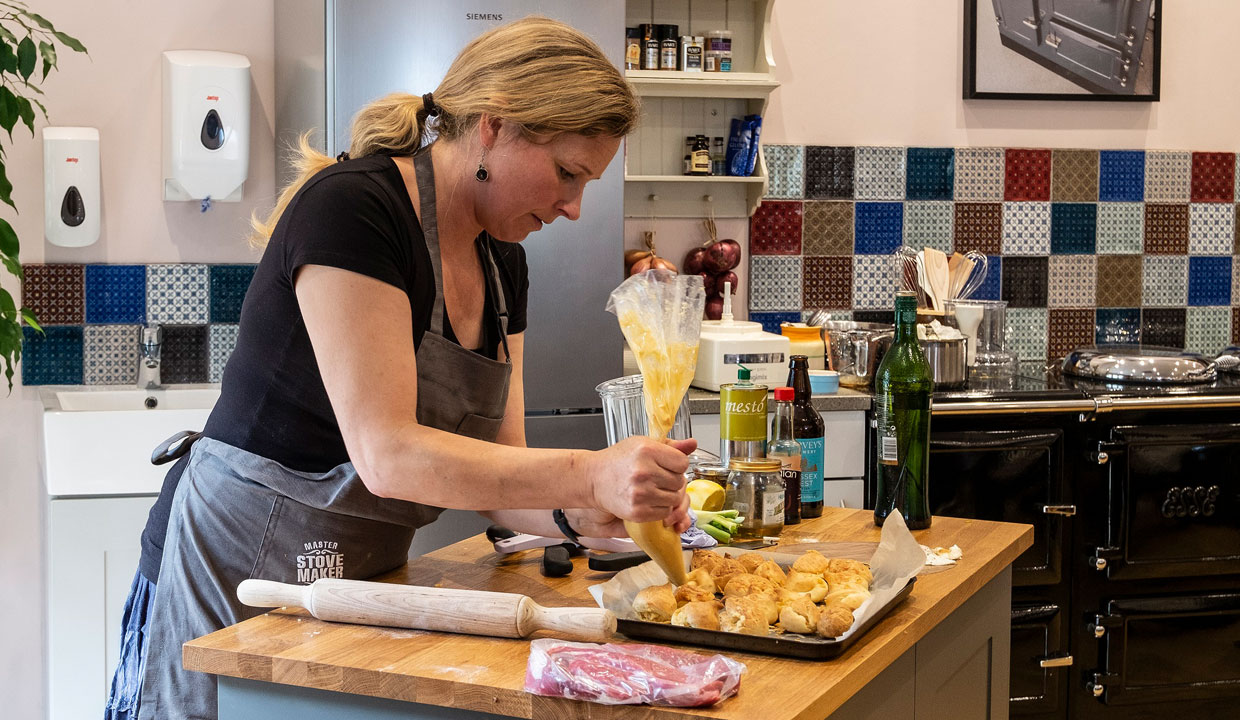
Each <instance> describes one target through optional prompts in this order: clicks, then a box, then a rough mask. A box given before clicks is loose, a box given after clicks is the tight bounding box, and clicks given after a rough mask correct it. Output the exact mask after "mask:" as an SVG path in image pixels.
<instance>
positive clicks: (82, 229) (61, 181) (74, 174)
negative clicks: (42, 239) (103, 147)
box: [43, 127, 100, 247]
mask: <svg viewBox="0 0 1240 720" xmlns="http://www.w3.org/2000/svg"><path fill="white" fill-rule="evenodd" d="M99 209H100V201H99V131H98V130H97V129H95V128H89V127H45V128H43V234H44V235H45V236H47V241H48V242H50V243H51V244H53V245H60V246H62V247H82V246H84V245H92V244H94V242H95V241H96V240H98V239H99Z"/></svg>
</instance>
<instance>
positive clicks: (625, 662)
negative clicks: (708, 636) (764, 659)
mask: <svg viewBox="0 0 1240 720" xmlns="http://www.w3.org/2000/svg"><path fill="white" fill-rule="evenodd" d="M744 672H745V665H744V663H739V662H737V661H735V660H732V659H731V658H726V657H724V656H723V655H700V654H698V653H695V652H689V651H688V650H676V649H674V648H669V647H663V646H662V645H637V644H618V643H608V644H606V645H598V644H595V643H575V642H566V641H563V640H554V639H550V638H542V639H539V640H534V641H533V642H531V643H530V661H529V664H528V665H527V666H526V668H525V690H526V692H530V693H533V694H535V695H549V696H551V697H564V698H569V699H572V700H589V701H590V702H596V703H603V704H605V705H638V704H641V703H648V704H650V705H668V706H672V707H699V706H703V705H714V704H715V703H717V702H719V701H720V700H725V699H727V698H730V697H732V696H733V695H735V694H736V690H737V688H738V687H739V686H740V683H741V674H742V673H744Z"/></svg>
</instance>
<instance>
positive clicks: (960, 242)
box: [749, 145, 1240, 360]
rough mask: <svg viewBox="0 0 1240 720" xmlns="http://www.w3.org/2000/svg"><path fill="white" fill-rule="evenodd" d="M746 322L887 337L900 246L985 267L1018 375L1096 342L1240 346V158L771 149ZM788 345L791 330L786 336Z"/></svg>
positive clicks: (987, 290)
mask: <svg viewBox="0 0 1240 720" xmlns="http://www.w3.org/2000/svg"><path fill="white" fill-rule="evenodd" d="M764 152H765V155H766V161H767V167H768V168H769V172H770V176H771V177H770V187H769V190H768V193H769V194H768V196H767V198H766V199H764V200H763V202H762V205H761V206H760V207H759V208H758V210H757V212H756V213H755V214H754V217H753V218H752V220H751V222H750V228H749V252H750V266H749V282H750V285H749V287H750V298H749V310H750V318H752V319H754V320H757V321H760V322H763V323H764V324H765V325H767V326H768V328H773V327H777V326H778V324H779V323H780V322H782V321H785V320H799V319H801V318H802V316H803V314H804V313H805V312H807V311H811V310H816V309H826V310H831V311H833V314H835V315H837V316H838V317H841V318H852V319H856V320H868V321H882V322H890V321H891V308H892V305H893V303H894V291H895V288H896V285H897V279H896V275H895V272H894V265H893V263H892V259H891V256H892V253H893V252H894V251H895V250H896V248H898V247H899V246H900V245H902V244H903V245H909V246H912V247H915V248H918V249H920V248H921V247H922V246H927V245H928V246H931V247H936V248H938V249H940V250H943V251H944V252H948V253H950V252H952V251H960V252H965V251H968V250H977V251H979V252H982V253H984V254H985V255H987V256H988V258H989V268H990V270H989V274H988V276H987V279H986V281H985V283H983V285H982V286H981V288H980V289H979V290H978V291H977V292H976V293H975V294H974V295H973V297H976V298H986V299H996V300H997V299H1003V300H1007V301H1008V304H1009V308H1011V309H1010V310H1009V312H1008V317H1009V323H1010V326H1011V332H1012V338H1013V341H1014V344H1015V348H1016V351H1017V352H1018V353H1019V354H1020V356H1021V358H1022V359H1028V360H1035V359H1036V360H1041V359H1042V358H1047V359H1055V358H1059V357H1062V356H1063V355H1064V354H1066V353H1067V351H1068V350H1070V349H1071V348H1073V347H1075V346H1079V345H1087V344H1092V343H1094V342H1144V343H1147V344H1158V345H1169V346H1174V347H1187V348H1189V349H1191V350H1196V351H1199V352H1210V353H1214V352H1218V351H1219V350H1220V349H1222V348H1223V347H1224V346H1226V345H1229V344H1231V343H1233V342H1240V307H1238V306H1240V236H1237V232H1236V227H1237V225H1240V204H1237V201H1238V200H1240V172H1238V171H1237V167H1236V154H1235V153H1230V152H1179V151H1152V150H1151V151H1143V150H1102V151H1099V150H1049V149H1024V148H928V147H908V148H904V147H824V146H802V145H767V146H766V147H765V150H764ZM776 332H778V330H776Z"/></svg>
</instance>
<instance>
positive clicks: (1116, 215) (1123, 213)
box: [1097, 202, 1145, 255]
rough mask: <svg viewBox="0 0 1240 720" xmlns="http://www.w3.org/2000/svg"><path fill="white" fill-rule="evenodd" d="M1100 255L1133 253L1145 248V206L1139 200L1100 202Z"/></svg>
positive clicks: (1098, 236) (1098, 243)
mask: <svg viewBox="0 0 1240 720" xmlns="http://www.w3.org/2000/svg"><path fill="white" fill-rule="evenodd" d="M1097 238H1098V241H1097V247H1098V254H1099V255H1131V254H1136V253H1140V252H1141V251H1142V250H1143V249H1144V248H1145V206H1144V205H1143V204H1142V203H1138V202H1104V203H1098V232H1097Z"/></svg>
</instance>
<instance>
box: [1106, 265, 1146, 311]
mask: <svg viewBox="0 0 1240 720" xmlns="http://www.w3.org/2000/svg"><path fill="white" fill-rule="evenodd" d="M1142 270H1143V264H1142V258H1141V256H1140V255H1099V256H1098V307H1100V308H1104V307H1112V308H1123V307H1140V306H1141V289H1142V282H1141V277H1142Z"/></svg>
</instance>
